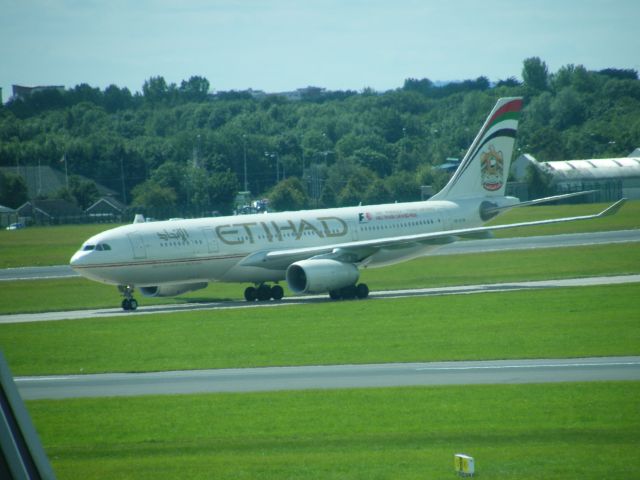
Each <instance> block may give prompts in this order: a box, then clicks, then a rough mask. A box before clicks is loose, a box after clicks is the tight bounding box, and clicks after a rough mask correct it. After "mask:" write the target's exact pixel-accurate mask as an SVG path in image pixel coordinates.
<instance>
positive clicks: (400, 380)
mask: <svg viewBox="0 0 640 480" xmlns="http://www.w3.org/2000/svg"><path fill="white" fill-rule="evenodd" d="M638 380H640V357H603V358H579V359H544V360H494V361H475V362H430V363H395V364H377V365H329V366H304V367H265V368H244V369H220V370H192V371H177V372H176V371H174V372H157V373H110V374H102V375H64V376H51V377H19V378H16V379H15V381H16V384H17V386H18V391H19V392H20V395H21V396H22V398H23V399H25V400H39V399H64V398H80V397H119V396H139V395H174V394H194V393H229V392H238V393H239V392H264V391H285V390H310V389H338V388H377V387H403V386H436V385H480V384H487V385H489V384H523V383H553V382H593V381H638Z"/></svg>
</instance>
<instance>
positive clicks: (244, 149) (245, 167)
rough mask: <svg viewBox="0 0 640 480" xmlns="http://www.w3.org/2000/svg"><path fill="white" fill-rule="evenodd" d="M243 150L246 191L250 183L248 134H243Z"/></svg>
mask: <svg viewBox="0 0 640 480" xmlns="http://www.w3.org/2000/svg"><path fill="white" fill-rule="evenodd" d="M242 151H243V155H244V191H245V192H248V191H249V184H248V182H247V136H246V135H244V134H243V135H242Z"/></svg>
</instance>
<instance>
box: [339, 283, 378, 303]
mask: <svg viewBox="0 0 640 480" xmlns="http://www.w3.org/2000/svg"><path fill="white" fill-rule="evenodd" d="M368 296H369V287H368V286H367V284H366V283H359V284H358V285H349V286H348V287H342V288H339V289H337V290H331V291H330V292H329V297H331V300H352V299H354V298H359V299H364V298H367V297H368Z"/></svg>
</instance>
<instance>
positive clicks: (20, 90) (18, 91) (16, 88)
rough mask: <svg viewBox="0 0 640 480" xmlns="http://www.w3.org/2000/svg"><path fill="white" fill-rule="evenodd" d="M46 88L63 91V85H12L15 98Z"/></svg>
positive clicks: (45, 89) (42, 90)
mask: <svg viewBox="0 0 640 480" xmlns="http://www.w3.org/2000/svg"><path fill="white" fill-rule="evenodd" d="M47 90H58V91H60V92H62V91H64V85H40V86H37V87H25V86H24V85H13V96H14V97H17V98H25V97H28V96H29V95H31V94H32V93H37V92H44V91H47Z"/></svg>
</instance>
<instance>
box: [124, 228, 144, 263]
mask: <svg viewBox="0 0 640 480" xmlns="http://www.w3.org/2000/svg"><path fill="white" fill-rule="evenodd" d="M128 237H129V243H131V249H132V250H133V258H147V247H146V245H145V244H144V239H143V238H142V235H140V234H138V233H130V234H129V235H128Z"/></svg>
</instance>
